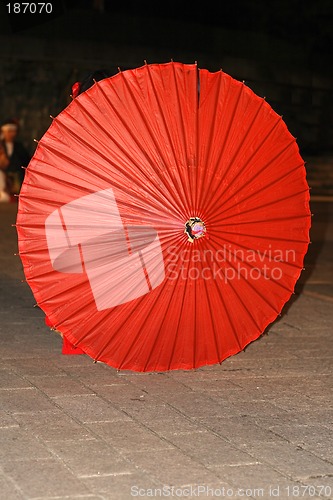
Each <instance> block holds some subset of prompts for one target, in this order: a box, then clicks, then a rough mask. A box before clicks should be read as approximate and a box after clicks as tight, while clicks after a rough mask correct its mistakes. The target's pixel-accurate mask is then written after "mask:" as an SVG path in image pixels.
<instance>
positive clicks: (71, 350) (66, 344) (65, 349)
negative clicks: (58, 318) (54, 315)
mask: <svg viewBox="0 0 333 500" xmlns="http://www.w3.org/2000/svg"><path fill="white" fill-rule="evenodd" d="M45 324H46V325H47V326H48V327H50V328H54V324H53V323H52V321H51V320H50V318H49V317H48V316H45ZM62 354H71V355H76V354H85V352H84V351H83V350H82V349H81V348H80V347H75V346H74V345H73V344H72V343H71V342H70V341H69V340H68V339H67V338H66V337H65V336H64V335H63V337H62Z"/></svg>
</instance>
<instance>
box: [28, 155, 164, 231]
mask: <svg viewBox="0 0 333 500" xmlns="http://www.w3.org/2000/svg"><path fill="white" fill-rule="evenodd" d="M45 165H48V164H47V163H45ZM50 166H52V165H50ZM34 174H35V175H37V176H38V175H40V176H41V177H44V178H46V179H50V180H54V177H53V176H51V175H49V174H47V173H46V172H44V171H43V170H40V171H35V172H34ZM73 177H75V178H77V179H80V178H79V177H77V176H74V175H73ZM96 177H97V176H96ZM61 184H62V185H64V186H69V187H73V188H74V189H80V191H84V192H86V193H87V194H90V193H91V189H89V188H85V187H83V186H78V184H74V183H71V182H68V181H65V180H62V181H61ZM113 185H114V186H115V187H117V188H118V189H121V188H122V185H121V184H118V182H116V181H113ZM35 187H36V189H41V190H43V191H45V192H46V193H47V192H48V191H46V190H45V189H44V188H43V187H39V186H38V185H36V186H35ZM144 187H145V189H146V192H149V189H148V188H147V187H146V186H144ZM54 192H59V193H61V191H54ZM135 194H136V195H137V196H138V193H137V192H136V193H135ZM20 196H22V197H23V198H28V199H29V197H28V196H27V195H24V194H22V195H20ZM34 198H35V197H34ZM38 199H39V200H40V201H45V202H47V203H50V204H52V205H55V206H58V205H59V203H58V202H52V201H50V200H49V198H38ZM138 199H139V200H142V201H145V198H144V197H143V196H140V197H138ZM153 201H154V200H153ZM153 201H152V202H151V205H153ZM117 204H118V206H121V207H123V206H128V207H132V204H131V203H129V202H128V203H126V202H124V201H123V202H121V203H120V202H119V201H118V203H117ZM155 208H156V209H159V210H160V209H161V208H163V209H164V210H165V207H164V206H163V205H162V207H161V206H159V205H156V206H155ZM140 211H142V212H146V213H147V214H148V215H149V216H150V218H149V221H153V222H157V221H160V217H159V218H158V219H156V220H155V219H152V218H151V217H152V216H153V215H155V212H154V211H150V210H148V209H147V208H143V207H140ZM165 218H166V220H167V219H168V217H167V214H166V215H165ZM139 220H140V221H141V220H142V219H139Z"/></svg>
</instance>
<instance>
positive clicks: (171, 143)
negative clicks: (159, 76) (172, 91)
mask: <svg viewBox="0 0 333 500" xmlns="http://www.w3.org/2000/svg"><path fill="white" fill-rule="evenodd" d="M147 73H148V76H149V80H150V84H151V87H152V90H153V93H154V96H155V99H156V102H157V104H158V109H159V113H160V118H161V119H162V121H163V124H164V129H165V133H166V135H167V138H168V142H169V145H170V147H171V151H172V154H173V158H174V162H175V165H177V164H178V162H177V155H176V151H175V147H174V143H173V141H172V138H171V134H170V131H169V128H168V126H167V123H166V120H165V116H164V113H163V111H162V106H161V102H160V98H159V96H158V93H157V92H156V88H155V85H154V81H153V78H152V76H151V72H150V68H149V66H148V65H147ZM184 147H185V146H184ZM179 180H180V183H181V190H180V189H178V186H177V183H176V182H173V186H174V187H175V189H176V191H177V194H178V196H179V197H180V198H182V203H183V206H184V207H185V206H186V205H187V201H186V196H185V193H186V190H185V187H184V184H183V180H182V176H181V175H179Z"/></svg>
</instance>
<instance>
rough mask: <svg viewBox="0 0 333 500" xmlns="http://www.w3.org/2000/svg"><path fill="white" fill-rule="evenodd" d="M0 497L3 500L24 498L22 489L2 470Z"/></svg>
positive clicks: (0, 474)
mask: <svg viewBox="0 0 333 500" xmlns="http://www.w3.org/2000/svg"><path fill="white" fill-rule="evenodd" d="M0 498H3V500H22V499H24V498H25V497H24V496H23V493H22V491H20V489H19V487H18V486H17V485H16V484H15V483H14V481H12V480H11V479H10V478H8V477H6V476H5V475H4V474H3V473H1V472H0Z"/></svg>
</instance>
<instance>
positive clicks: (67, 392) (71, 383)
mask: <svg viewBox="0 0 333 500" xmlns="http://www.w3.org/2000/svg"><path fill="white" fill-rule="evenodd" d="M29 380H30V381H31V383H33V384H34V386H35V387H37V388H38V389H39V390H40V391H41V392H43V393H44V394H46V395H47V396H48V397H57V396H80V395H82V394H93V391H92V390H91V389H89V388H88V387H86V386H85V385H83V384H82V383H81V382H80V381H77V380H75V379H73V378H72V377H70V376H68V375H66V374H63V376H61V377H52V376H48V377H45V376H44V377H41V376H38V377H36V376H33V377H30V378H29Z"/></svg>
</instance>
